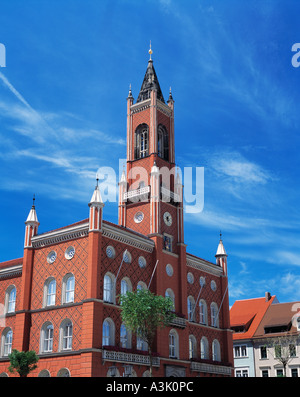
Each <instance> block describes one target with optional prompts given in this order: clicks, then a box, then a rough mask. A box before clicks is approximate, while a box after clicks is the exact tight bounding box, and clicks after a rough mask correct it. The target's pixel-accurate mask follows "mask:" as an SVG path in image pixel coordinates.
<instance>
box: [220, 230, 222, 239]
mask: <svg viewBox="0 0 300 397" xmlns="http://www.w3.org/2000/svg"><path fill="white" fill-rule="evenodd" d="M220 240H222V232H221V230H220Z"/></svg>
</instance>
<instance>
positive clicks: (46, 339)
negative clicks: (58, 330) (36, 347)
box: [40, 321, 54, 353]
mask: <svg viewBox="0 0 300 397" xmlns="http://www.w3.org/2000/svg"><path fill="white" fill-rule="evenodd" d="M53 331H54V328H53V324H52V323H50V322H49V321H47V322H46V323H44V324H43V326H42V330H41V345H40V346H41V353H49V352H52V351H53Z"/></svg>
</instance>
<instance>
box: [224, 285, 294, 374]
mask: <svg viewBox="0 0 300 397" xmlns="http://www.w3.org/2000/svg"><path fill="white" fill-rule="evenodd" d="M299 309H300V302H288V303H279V302H278V299H277V298H276V296H275V295H274V296H271V294H270V293H269V292H266V294H265V297H263V298H255V299H245V300H238V301H236V302H235V303H234V304H233V306H232V308H231V309H230V326H231V329H232V330H233V331H234V334H233V356H234V375H235V376H236V377H275V376H288V377H298V376H300V339H299V335H300V313H299ZM284 361H286V368H284V365H283V362H284Z"/></svg>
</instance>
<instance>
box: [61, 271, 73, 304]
mask: <svg viewBox="0 0 300 397" xmlns="http://www.w3.org/2000/svg"><path fill="white" fill-rule="evenodd" d="M74 292H75V276H74V275H73V274H72V273H68V274H66V275H65V276H64V278H63V285H62V303H71V302H74Z"/></svg>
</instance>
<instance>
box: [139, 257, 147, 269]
mask: <svg viewBox="0 0 300 397" xmlns="http://www.w3.org/2000/svg"><path fill="white" fill-rule="evenodd" d="M146 264H147V263H146V259H145V258H144V257H143V256H140V257H139V267H140V268H141V269H144V268H145V267H146Z"/></svg>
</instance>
